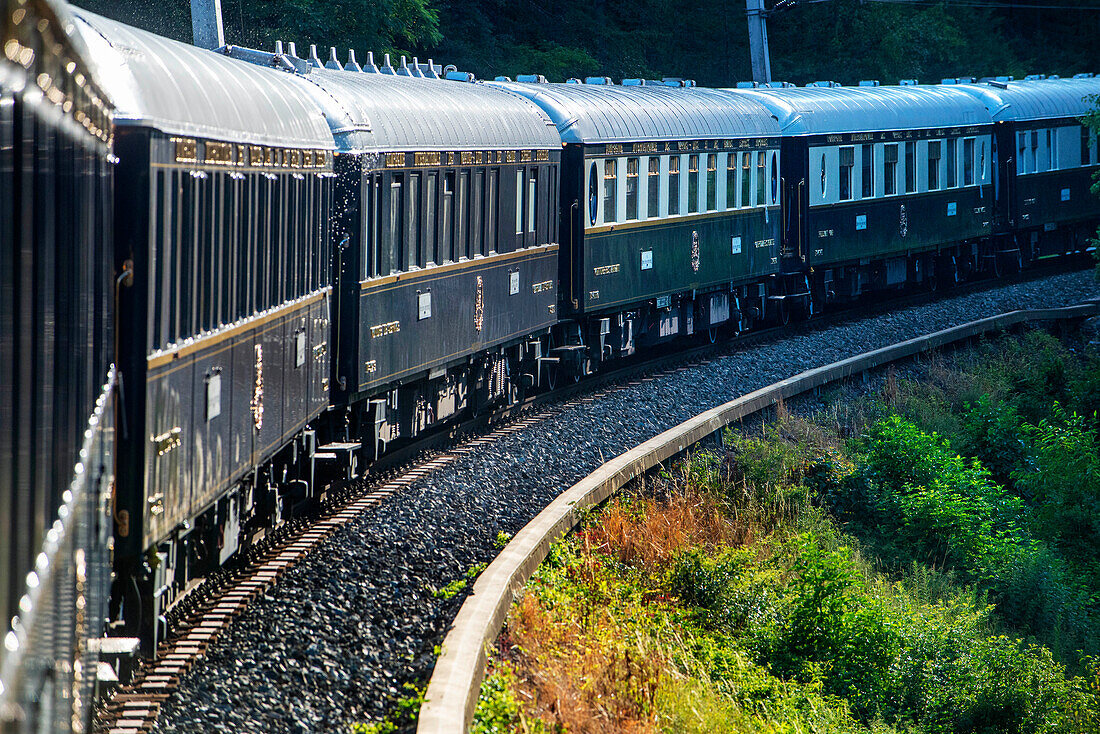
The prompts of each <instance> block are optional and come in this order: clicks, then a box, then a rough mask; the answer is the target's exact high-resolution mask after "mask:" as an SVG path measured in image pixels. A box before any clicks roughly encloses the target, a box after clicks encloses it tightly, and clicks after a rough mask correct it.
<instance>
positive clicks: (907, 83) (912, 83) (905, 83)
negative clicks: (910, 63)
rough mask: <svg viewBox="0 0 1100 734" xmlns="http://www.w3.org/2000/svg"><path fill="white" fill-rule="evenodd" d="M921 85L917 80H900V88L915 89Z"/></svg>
mask: <svg viewBox="0 0 1100 734" xmlns="http://www.w3.org/2000/svg"><path fill="white" fill-rule="evenodd" d="M918 84H920V82H919V81H917V80H916V79H898V86H899V87H915V86H917V85H918Z"/></svg>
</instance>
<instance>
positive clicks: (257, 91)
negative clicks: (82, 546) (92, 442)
mask: <svg viewBox="0 0 1100 734" xmlns="http://www.w3.org/2000/svg"><path fill="white" fill-rule="evenodd" d="M77 16H78V18H79V21H78V24H77V25H78V28H79V32H80V34H81V36H82V37H83V39H84V41H85V43H87V45H88V46H89V48H90V49H91V51H92V53H93V54H94V56H95V58H96V59H97V60H98V62H99V66H100V74H101V78H102V79H103V83H104V85H105V87H106V88H107V89H108V91H109V92H110V93H111V94H112V95H113V97H114V99H116V100H117V110H116V114H115V123H116V140H115V148H116V152H117V154H118V156H119V158H120V163H119V165H118V171H117V181H118V186H117V191H116V199H115V202H116V217H117V221H118V225H119V226H118V227H117V229H116V237H115V243H114V260H115V263H116V267H117V268H119V269H120V270H123V269H129V270H130V271H131V272H132V281H133V282H132V285H131V286H130V287H126V288H123V289H122V291H121V299H120V302H119V308H118V313H117V319H118V324H119V330H120V331H119V334H120V339H119V352H118V363H119V367H120V370H121V374H122V381H123V404H122V412H121V416H122V420H121V425H122V430H123V432H122V435H121V437H120V442H119V476H118V503H117V504H118V508H117V513H116V536H117V542H116V566H117V568H118V574H119V579H120V580H119V582H118V583H119V588H120V590H121V591H122V592H123V593H122V594H121V595H119V597H120V598H122V599H123V600H124V606H127V607H128V608H126V609H124V610H123V616H124V617H125V618H126V621H127V623H128V625H129V628H131V629H133V628H134V627H135V626H136V627H138V628H141V629H142V630H143V631H144V632H145V634H148V632H149V631H150V630H153V632H154V635H155V633H156V631H158V630H159V625H158V626H157V627H156V628H155V629H154V628H153V627H152V624H153V621H154V620H158V621H160V620H162V619H163V617H162V613H163V612H164V610H165V609H166V608H167V607H168V606H170V605H171V603H172V601H173V599H174V598H175V597H176V596H177V595H178V594H179V593H180V592H182V591H184V590H185V589H186V588H187V587H188V585H189V583H190V582H191V580H192V579H194V578H196V577H198V576H200V575H202V574H203V573H205V572H206V571H208V570H209V569H211V568H213V567H216V566H217V565H219V564H220V563H222V562H224V561H225V560H226V558H228V557H229V556H230V555H232V553H233V552H234V551H235V549H236V548H237V547H238V543H239V541H240V538H241V533H242V528H245V529H248V528H249V526H250V524H251V523H252V522H253V521H255V522H256V524H257V525H261V524H266V523H267V522H269V521H272V522H278V519H279V517H280V513H281V512H282V510H283V509H284V506H285V504H286V501H285V500H286V499H287V496H286V495H287V492H286V490H287V489H288V487H291V486H292V485H293V483H294V481H295V480H296V479H299V477H297V476H296V475H294V474H290V475H288V474H287V471H284V468H285V467H286V466H289V463H290V462H289V460H287V461H286V462H282V460H281V459H280V458H279V457H281V456H285V455H286V454H287V453H288V452H291V453H293V452H292V449H293V447H294V445H295V443H297V444H298V445H299V447H300V448H307V449H308V448H309V446H310V444H309V441H308V434H307V432H306V429H307V426H308V424H309V422H310V421H311V420H312V419H314V418H315V417H317V416H318V415H319V414H320V413H321V412H322V411H323V410H324V409H325V407H326V405H327V404H328V380H329V374H330V364H329V353H328V342H329V330H328V329H329V327H328V325H329V320H330V313H329V309H330V291H331V286H330V277H331V272H330V269H329V268H328V262H329V232H330V228H329V222H328V218H329V208H330V205H331V197H332V186H333V183H332V178H333V174H332V169H333V155H332V154H333V142H332V135H331V132H330V130H329V127H328V125H327V124H326V122H325V120H324V118H323V116H322V114H321V110H320V109H319V108H318V107H317V105H316V104H315V103H314V101H313V99H312V97H311V93H310V91H309V90H308V89H306V87H305V85H303V84H301V82H300V80H298V79H297V78H296V77H294V76H293V75H291V74H286V73H283V72H279V71H274V70H270V69H261V68H259V67H256V66H252V65H248V64H242V63H240V62H237V61H233V60H230V59H227V58H225V57H224V56H221V55H219V54H216V53H212V52H210V51H205V50H201V49H198V48H195V47H193V46H188V45H186V44H182V43H177V42H175V41H170V40H168V39H164V38H161V37H159V36H155V35H153V34H150V33H146V32H143V31H139V30H136V29H134V28H131V27H128V26H125V25H123V24H120V23H116V22H114V21H110V20H107V19H104V18H101V17H98V16H95V15H93V14H90V13H85V12H81V11H77ZM288 446H289V447H291V448H290V449H288V448H287V447H288ZM301 479H302V481H303V482H304V481H305V479H306V478H301ZM146 553H148V555H145V554H146ZM139 590H141V593H140V596H141V597H142V598H143V599H145V600H146V603H148V602H149V600H152V603H153V606H152V608H151V609H140V610H139V609H138V608H137V606H138V603H137V599H136V598H135V596H136V595H135V594H131V592H138V591H139ZM154 639H155V637H154Z"/></svg>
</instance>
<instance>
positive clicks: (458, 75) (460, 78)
mask: <svg viewBox="0 0 1100 734" xmlns="http://www.w3.org/2000/svg"><path fill="white" fill-rule="evenodd" d="M443 78H444V79H448V80H450V81H452V82H475V81H477V77H476V76H474V75H473V74H471V73H470V72H468V71H457V70H456V71H448V72H447V73H446V74H445V75H444V77H443Z"/></svg>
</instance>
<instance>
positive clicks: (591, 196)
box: [588, 163, 600, 225]
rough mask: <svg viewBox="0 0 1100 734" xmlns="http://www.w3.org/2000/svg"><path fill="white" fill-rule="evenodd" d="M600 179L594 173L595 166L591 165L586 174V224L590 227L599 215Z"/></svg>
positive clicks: (596, 173) (595, 172)
mask: <svg viewBox="0 0 1100 734" xmlns="http://www.w3.org/2000/svg"><path fill="white" fill-rule="evenodd" d="M599 196H600V179H599V173H598V172H597V171H596V164H595V163H593V164H592V168H591V169H589V172H588V223H589V224H591V225H595V224H596V217H597V215H598V214H599V208H600V200H599Z"/></svg>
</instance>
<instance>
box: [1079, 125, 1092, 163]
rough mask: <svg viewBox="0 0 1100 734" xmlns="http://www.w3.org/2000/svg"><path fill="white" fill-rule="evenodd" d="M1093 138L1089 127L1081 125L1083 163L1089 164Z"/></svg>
mask: <svg viewBox="0 0 1100 734" xmlns="http://www.w3.org/2000/svg"><path fill="white" fill-rule="evenodd" d="M1091 140H1092V138H1091V137H1090V135H1089V129H1088V127H1086V126H1084V125H1082V126H1081V165H1082V166H1087V165H1088V164H1089V162H1090V161H1089V159H1090V152H1089V148H1090V147H1091V146H1090V142H1091Z"/></svg>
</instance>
